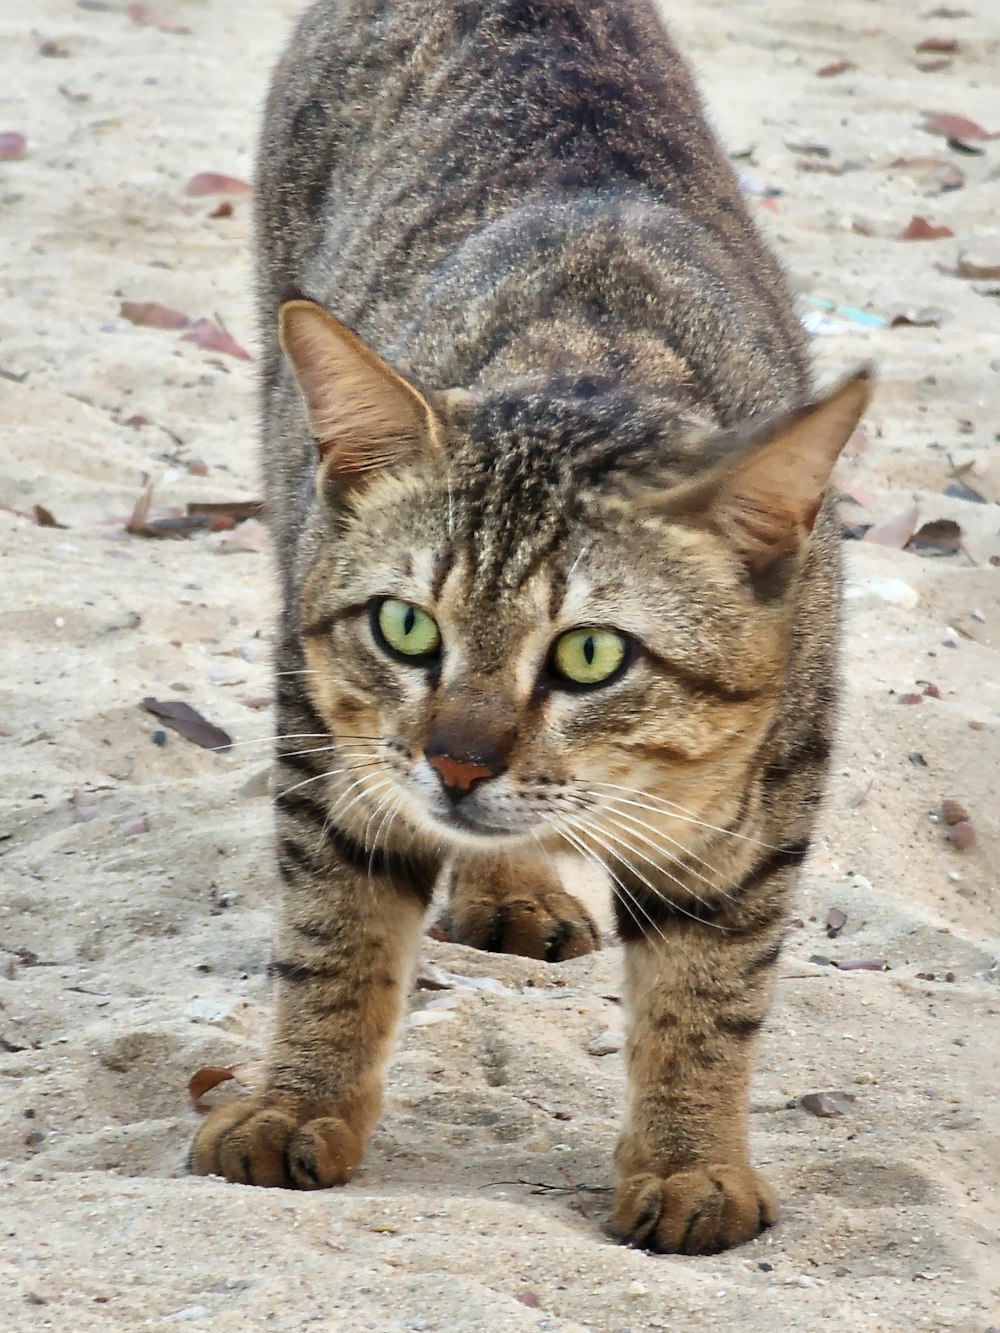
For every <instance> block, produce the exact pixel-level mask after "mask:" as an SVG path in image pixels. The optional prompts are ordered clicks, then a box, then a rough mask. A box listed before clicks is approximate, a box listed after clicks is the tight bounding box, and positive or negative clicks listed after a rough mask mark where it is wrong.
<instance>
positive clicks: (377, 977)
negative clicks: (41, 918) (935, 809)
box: [190, 792, 435, 1189]
mask: <svg viewBox="0 0 1000 1333" xmlns="http://www.w3.org/2000/svg"><path fill="white" fill-rule="evenodd" d="M277 804H278V826H279V835H280V836H279V856H278V863H279V869H280V871H281V876H282V879H283V881H284V890H285V892H284V901H283V907H282V912H281V917H280V922H279V928H278V936H277V941H276V945H275V953H274V959H275V961H274V962H273V963H272V965H271V971H272V973H273V975H274V976H275V979H276V989H277V997H276V998H277V1016H276V1034H275V1038H274V1041H273V1044H272V1047H271V1051H270V1054H269V1058H268V1061H267V1066H266V1075H265V1079H264V1083H263V1087H262V1088H261V1090H260V1091H259V1092H257V1093H256V1094H255V1095H254V1096H252V1097H250V1098H248V1099H247V1100H245V1101H238V1102H230V1103H227V1104H226V1105H224V1106H221V1107H218V1108H217V1109H215V1110H214V1111H212V1112H211V1114H210V1115H209V1116H208V1118H207V1119H206V1121H205V1122H204V1124H203V1125H202V1126H201V1129H200V1130H199V1132H198V1134H197V1136H196V1137H195V1140H194V1144H193V1145H192V1149H191V1158H190V1163H191V1168H192V1170H193V1171H195V1172H196V1173H197V1174H199V1175H211V1174H215V1175H221V1176H225V1177H226V1178H227V1179H229V1180H233V1181H238V1182H241V1183H243V1184H250V1185H270V1186H284V1187H286V1188H295V1189H320V1188H324V1187H327V1186H330V1185H341V1184H344V1183H345V1182H346V1181H347V1180H349V1179H350V1178H351V1176H352V1175H353V1173H354V1171H355V1169H356V1168H357V1166H358V1164H359V1163H360V1161H361V1159H362V1157H363V1155H364V1151H365V1147H366V1145H367V1142H368V1139H369V1136H370V1135H371V1132H372V1129H373V1128H374V1125H375V1121H376V1119H377V1116H378V1111H379V1106H380V1103H381V1099H382V1087H383V1071H384V1068H385V1065H386V1063H387V1061H388V1058H389V1055H390V1054H391V1050H392V1043H393V1038H394V1036H395V1033H396V1030H397V1028H398V1026H399V1022H400V1019H401V1017H402V1014H403V1010H404V1006H405V1002H406V996H407V992H408V990H409V986H410V982H411V979H412V975H413V970H414V966H415V962H416V956H417V952H418V950H419V946H420V938H421V928H422V923H423V918H424V913H425V910H426V906H427V902H428V900H429V897H430V893H431V891H432V888H433V880H434V870H435V868H434V867H433V866H431V865H422V864H421V863H420V862H419V861H417V860H416V859H414V858H413V857H412V856H409V855H408V856H407V857H405V858H404V857H400V856H396V855H395V854H393V853H391V852H388V851H385V850H374V851H371V852H369V851H366V850H365V849H364V848H363V847H362V846H361V845H360V844H359V843H357V842H355V841H354V839H353V838H352V837H351V836H350V835H349V834H347V833H346V832H345V831H343V830H341V829H338V828H337V827H336V826H334V825H332V824H331V823H330V822H329V819H328V817H327V815H326V813H325V807H324V806H323V805H322V804H321V803H319V802H315V801H313V800H312V799H311V798H309V797H307V796H306V795H305V794H304V792H295V793H291V794H287V795H286V796H284V797H282V796H279V797H278V799H277Z"/></svg>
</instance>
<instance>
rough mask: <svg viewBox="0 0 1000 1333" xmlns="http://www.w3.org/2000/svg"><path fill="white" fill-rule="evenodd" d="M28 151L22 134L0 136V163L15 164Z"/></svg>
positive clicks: (12, 133)
mask: <svg viewBox="0 0 1000 1333" xmlns="http://www.w3.org/2000/svg"><path fill="white" fill-rule="evenodd" d="M27 151H28V141H27V139H26V138H25V137H24V135H23V134H15V133H14V132H13V131H9V132H5V133H3V134H0V162H17V161H19V160H20V159H21V158H22V157H24V156H25V154H26V153H27Z"/></svg>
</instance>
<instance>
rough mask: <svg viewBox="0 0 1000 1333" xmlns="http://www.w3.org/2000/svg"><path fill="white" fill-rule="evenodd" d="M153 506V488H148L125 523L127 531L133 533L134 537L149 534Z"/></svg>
mask: <svg viewBox="0 0 1000 1333" xmlns="http://www.w3.org/2000/svg"><path fill="white" fill-rule="evenodd" d="M152 504H153V488H152V486H147V487H146V489H145V490H144V491H143V493H142V494H141V495H140V496H139V498H138V500H136V502H135V508H134V509H133V510H132V512H131V514H130V515H129V517H128V519H127V520H126V522H125V531H126V532H131V533H132V534H133V535H134V536H143V535H145V534H146V533H147V532H148V524H149V511H150V509H151V507H152Z"/></svg>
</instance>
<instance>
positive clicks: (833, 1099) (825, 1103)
mask: <svg viewBox="0 0 1000 1333" xmlns="http://www.w3.org/2000/svg"><path fill="white" fill-rule="evenodd" d="M856 1100H857V1098H856V1097H855V1095H854V1093H853V1092H807V1093H806V1094H805V1096H804V1097H800V1098H799V1105H800V1106H801V1107H802V1109H803V1110H804V1111H809V1112H811V1113H812V1114H813V1115H817V1116H819V1117H820V1119H821V1120H832V1119H834V1118H835V1117H836V1116H841V1115H846V1113H847V1112H848V1111H850V1110H851V1109H852V1107H853V1106H854V1103H855V1101H856Z"/></svg>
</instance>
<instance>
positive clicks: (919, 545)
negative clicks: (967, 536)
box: [906, 518, 962, 555]
mask: <svg viewBox="0 0 1000 1333" xmlns="http://www.w3.org/2000/svg"><path fill="white" fill-rule="evenodd" d="M961 547H962V529H961V528H960V527H959V525H958V524H957V523H956V522H955V520H954V519H953V518H935V519H932V520H931V522H930V523H924V524H922V525H921V527H920V528H918V529H917V531H916V532H915V533H914V534H913V536H912V537H911V538H910V540H909V542H907V544H906V549H907V550H908V551H912V552H913V553H914V554H915V555H955V554H956V553H957V552H958V551H959V550H961Z"/></svg>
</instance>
